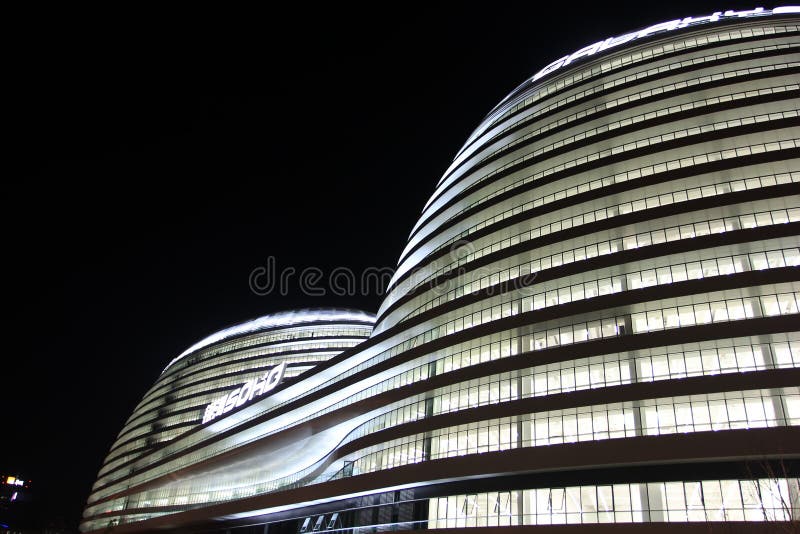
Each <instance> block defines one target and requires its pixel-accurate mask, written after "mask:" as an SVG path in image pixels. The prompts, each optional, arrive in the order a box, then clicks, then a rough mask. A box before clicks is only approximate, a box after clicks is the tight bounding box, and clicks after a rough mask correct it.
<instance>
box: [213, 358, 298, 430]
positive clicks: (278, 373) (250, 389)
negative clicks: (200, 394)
mask: <svg viewBox="0 0 800 534" xmlns="http://www.w3.org/2000/svg"><path fill="white" fill-rule="evenodd" d="M285 371H286V362H284V363H281V364H280V365H276V366H275V367H273V368H272V369H271V370H270V371H269V372H268V373H266V374H265V375H264V376H262V377H261V378H253V379H250V380H248V381H247V382H245V383H244V384H243V385H242V386H241V387H238V388H236V389H234V390H233V391H231V392H229V393H226V394H225V395H223V396H221V397H219V398H217V399H214V401H212V402H211V403H210V404H209V405H208V406H206V412H205V414H204V415H203V423H207V422H209V421H211V420H212V419H215V418H217V417H219V416H220V415H223V414H226V413H228V412H229V411H231V410H233V409H234V408H238V407H239V406H242V405H243V404H244V403H246V402H249V401H251V400H253V399H254V398H256V397H259V396H261V395H263V394H264V393H267V392H268V391H271V390H273V389H275V386H277V385H278V384H279V383H280V381H281V380H282V379H283V373H284V372H285Z"/></svg>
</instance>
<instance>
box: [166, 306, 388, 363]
mask: <svg viewBox="0 0 800 534" xmlns="http://www.w3.org/2000/svg"><path fill="white" fill-rule="evenodd" d="M319 321H326V322H340V321H341V322H361V323H369V324H370V325H372V324H374V323H375V316H374V315H373V314H371V313H366V312H362V311H358V310H347V309H335V308H327V309H325V308H318V309H302V310H292V311H285V312H278V313H271V314H269V315H264V316H263V317H258V318H256V319H251V320H249V321H245V322H243V323H239V324H236V325H233V326H229V327H228V328H225V329H223V330H220V331H219V332H215V333H213V334H211V335H210V336H208V337H205V338H203V339H202V340H200V341H198V342H197V343H195V344H194V345H192V346H191V347H189V348H188V349H186V350H185V351H183V352H182V353H180V354H179V355H178V357H177V358H175V359H173V360H172V361H171V362H169V364H168V365H167V366H166V367H165V368H164V371H166V370H167V369H169V367H170V366H171V365H172V364H174V363H175V362H177V361H178V360H180V359H181V358H183V357H184V356H186V355H187V354H191V353H193V352H195V351H198V350H200V349H202V348H204V347H208V346H209V345H213V344H215V343H219V342H220V341H224V340H226V339H229V338H233V337H237V336H241V335H244V334H252V333H255V332H260V331H262V330H269V329H271V328H277V327H280V326H294V325H298V324H303V323H314V322H319ZM164 371H162V373H163V372H164Z"/></svg>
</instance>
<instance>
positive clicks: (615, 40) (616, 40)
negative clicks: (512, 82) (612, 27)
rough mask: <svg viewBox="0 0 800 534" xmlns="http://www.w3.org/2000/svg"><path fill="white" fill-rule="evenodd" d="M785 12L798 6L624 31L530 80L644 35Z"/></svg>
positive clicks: (796, 10) (719, 14)
mask: <svg viewBox="0 0 800 534" xmlns="http://www.w3.org/2000/svg"><path fill="white" fill-rule="evenodd" d="M786 13H800V6H783V7H776V8H775V9H772V10H765V9H764V8H763V7H757V8H755V9H751V10H748V11H733V10H728V11H725V12H722V11H717V12H715V13H712V14H711V15H707V16H705V17H686V18H684V19H675V20H670V21H668V22H661V23H659V24H654V25H652V26H649V27H647V28H645V29H643V30H639V31H636V32H632V33H626V34H625V35H620V36H619V37H609V38H608V39H606V40H604V41H599V42H597V43H594V44H592V45H589V46H584V47H583V48H581V49H580V50H578V51H576V52H573V53H572V54H570V55H568V56H564V57H562V58H561V59H557V60H555V61H553V62H552V63H550V64H549V65H547V66H546V67H545V68H543V69H542V70H540V71H539V72H537V73H536V75H535V76H534V77H533V78H532V79H531V81H532V82H535V81H536V80H538V79H539V78H541V77H543V76H546V75H548V74H551V73H553V72H555V71H557V70H558V69H560V68H561V67H565V66H567V65H569V64H570V63H572V62H573V61H575V60H577V59H581V58H584V57H589V56H593V55H595V54H597V53H598V52H604V51H606V50H608V49H609V48H613V47H615V46H619V45H621V44H624V43H629V42H631V41H633V40H636V39H641V38H642V37H646V36H648V35H653V34H657V33H661V32H667V31H671V30H676V29H678V28H685V27H687V26H695V25H698V24H708V23H710V22H717V21H719V20H723V19H730V18H743V17H752V16H763V15H780V14H786Z"/></svg>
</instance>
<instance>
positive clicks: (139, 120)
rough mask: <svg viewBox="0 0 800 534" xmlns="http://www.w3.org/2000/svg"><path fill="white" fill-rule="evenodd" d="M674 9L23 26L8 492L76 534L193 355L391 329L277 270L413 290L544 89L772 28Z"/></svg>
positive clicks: (327, 12)
mask: <svg viewBox="0 0 800 534" xmlns="http://www.w3.org/2000/svg"><path fill="white" fill-rule="evenodd" d="M656 4H657V3H655V2H650V3H648V4H647V6H646V7H643V6H644V5H645V3H643V2H632V3H629V4H627V5H611V4H607V3H605V2H597V3H593V4H589V5H586V6H583V7H580V5H579V4H575V3H570V4H559V3H553V4H550V5H549V6H545V4H541V3H538V2H528V3H524V4H522V3H520V4H513V3H502V2H499V3H498V2H491V3H488V2H487V3H484V4H474V5H473V4H467V3H453V4H449V5H446V6H441V7H437V8H431V7H429V6H425V5H424V4H423V5H416V6H411V5H409V4H406V3H397V4H394V5H390V4H380V6H381V8H380V9H378V8H377V7H375V8H374V11H370V10H367V11H364V10H363V9H356V8H347V7H343V6H341V5H339V4H338V3H335V4H333V5H331V6H329V7H325V8H322V9H320V8H315V7H313V6H307V5H304V6H298V7H297V8H295V9H292V10H288V11H286V10H285V11H281V12H277V11H245V10H226V11H218V9H219V6H221V5H222V4H217V7H216V8H214V9H209V10H200V9H199V8H197V7H195V6H194V5H192V4H189V5H187V6H186V7H184V8H183V9H180V8H178V7H174V8H173V10H172V11H170V12H165V11H164V10H163V6H161V5H160V4H151V5H148V6H142V5H140V4H124V5H122V6H124V8H123V7H120V8H119V9H117V10H114V11H110V10H107V8H106V7H103V8H100V9H96V8H89V7H86V8H81V10H80V11H75V9H76V6H75V5H70V6H69V9H64V8H59V9H57V10H55V11H46V8H45V7H44V6H37V7H36V10H35V11H34V10H33V9H31V10H30V11H28V12H25V13H21V12H20V13H13V14H11V13H9V14H7V16H6V17H5V22H6V25H7V27H8V28H9V30H8V31H9V32H10V34H8V33H7V35H6V37H7V40H6V42H7V43H9V44H7V48H6V50H5V54H4V56H5V58H4V68H3V72H4V76H3V78H4V83H3V85H4V87H5V89H6V91H7V92H6V97H5V98H4V101H5V105H4V113H3V119H4V120H3V123H4V127H5V130H6V136H4V137H6V146H5V148H6V151H5V152H6V157H4V162H5V163H6V165H7V168H6V172H4V173H3V174H4V177H5V179H4V180H3V193H4V194H3V210H2V211H3V227H4V232H3V234H4V241H5V243H6V245H5V247H4V249H5V254H4V260H3V262H4V264H5V266H6V268H7V273H6V275H5V277H4V280H3V281H4V289H5V291H4V294H5V296H6V297H7V298H5V299H4V301H5V303H6V313H7V315H8V316H10V318H11V320H10V321H6V322H5V324H6V329H5V336H4V341H5V347H6V349H5V351H4V354H3V356H2V360H1V361H2V372H1V373H0V377H2V380H1V381H0V383H1V384H2V387H3V410H2V416H1V417H2V418H1V419H0V422H1V423H2V424H1V425H0V428H2V439H0V443H2V445H0V447H1V448H2V453H0V474H17V475H19V476H21V477H22V478H25V479H32V480H33V487H34V490H35V493H34V495H35V498H36V500H35V502H34V506H35V508H34V509H33V511H32V512H31V517H32V518H33V519H31V521H33V522H38V523H41V524H44V523H47V522H49V523H63V524H65V525H66V526H67V527H69V528H71V529H76V528H77V523H78V519H79V517H80V513H81V510H82V507H83V505H84V503H85V500H86V497H87V495H88V493H89V489H90V487H91V484H92V483H93V481H94V478H95V475H96V473H97V470H98V469H99V467H100V465H101V462H102V460H103V457H104V456H105V454H106V452H107V451H108V448H109V447H110V445H111V444H112V442H113V440H114V438H115V436H116V434H117V433H118V432H119V430H120V429H121V428H122V425H123V423H124V421H125V420H126V418H127V417H128V415H129V414H130V412H131V411H132V410H133V408H134V406H135V405H136V403H137V402H138V400H139V399H140V397H141V396H142V395H143V394H144V392H145V391H146V390H147V388H149V387H150V385H151V384H152V383H153V381H154V380H155V379H156V377H157V376H158V374H159V373H160V372H161V370H162V369H163V368H164V366H165V365H166V363H167V362H169V360H170V359H172V358H173V357H174V356H176V355H177V354H178V353H180V352H181V351H183V350H184V349H185V348H186V347H187V346H189V345H191V344H192V343H194V342H195V341H197V340H199V339H200V338H202V337H204V336H205V335H207V334H209V333H211V332H213V331H215V330H218V329H220V328H221V327H224V326H226V325H229V324H231V323H235V322H237V321H241V320H244V319H248V318H251V317H255V316H259V315H263V314H266V313H269V312H272V311H278V310H283V309H289V308H295V307H308V306H347V307H356V308H362V309H365V310H368V311H373V312H374V311H376V310H377V307H378V304H379V302H380V296H379V295H377V294H375V293H373V294H369V295H362V296H359V295H356V296H343V297H342V296H336V295H332V294H328V295H327V296H314V297H309V296H304V295H302V294H301V293H300V291H299V290H298V285H297V283H296V280H291V281H290V284H289V289H290V293H289V294H288V295H285V296H281V295H276V294H272V295H268V296H258V295H256V294H254V293H253V292H251V290H250V288H249V285H248V277H249V275H250V273H251V271H252V270H253V269H254V268H256V267H258V266H263V265H265V264H266V261H267V258H268V257H270V256H273V257H275V258H276V262H277V266H278V268H279V269H280V268H284V267H294V268H296V269H297V270H301V269H303V268H304V267H309V266H316V267H319V268H320V269H321V270H322V271H323V273H325V274H326V275H327V274H328V273H330V272H331V271H332V269H334V268H335V267H337V266H342V267H346V268H349V269H352V270H353V271H354V272H356V273H360V272H361V271H363V270H364V269H365V268H366V267H369V266H374V267H394V266H395V263H396V261H397V258H398V256H399V254H400V252H401V250H402V248H403V246H404V244H405V240H406V238H407V236H408V233H409V232H410V230H411V228H412V226H413V224H414V222H415V221H416V218H417V216H418V215H419V213H420V211H421V209H422V206H423V205H424V203H425V201H426V200H427V198H428V196H429V195H430V194H431V193H432V192H433V189H434V186H435V184H436V182H437V181H438V179H439V177H440V176H441V174H442V172H443V171H444V170H445V169H446V167H447V165H448V164H449V162H450V161H451V159H452V158H453V156H454V155H455V153H456V151H457V150H458V149H459V148H460V147H461V145H462V144H463V143H464V141H465V140H466V138H467V136H468V135H469V134H470V133H471V131H472V130H473V129H474V128H475V127H476V126H477V125H478V123H479V122H480V121H481V119H482V118H483V116H484V115H485V114H486V113H487V112H488V111H489V110H490V109H491V108H492V107H493V106H494V105H495V104H497V103H498V102H499V101H500V100H501V99H502V98H503V97H504V96H505V95H506V94H508V93H509V92H510V91H511V90H512V89H514V88H515V87H516V86H517V85H518V84H519V83H521V82H522V81H523V80H524V79H525V78H526V77H528V76H531V75H533V74H534V73H535V72H536V71H538V70H539V69H540V68H541V67H543V66H544V65H545V64H547V63H549V62H550V61H552V60H554V59H557V58H559V57H561V56H562V55H564V54H566V53H570V52H572V51H574V50H576V49H578V48H580V47H582V46H585V45H587V44H591V43H593V42H595V41H598V40H600V39H604V38H606V37H609V36H612V35H618V34H621V33H624V32H626V31H627V30H631V29H636V28H639V27H642V26H646V25H648V24H650V23H656V22H661V21H665V20H670V19H672V18H677V17H682V16H688V15H705V14H709V13H711V12H713V11H715V10H718V9H723V10H724V9H731V8H732V9H735V8H752V7H755V5H750V4H743V3H736V2H730V3H727V4H724V5H719V4H711V3H705V2H693V3H689V2H668V3H658V4H662V5H656ZM266 5H268V4H264V6H266ZM374 5H375V6H378V5H379V4H374ZM763 7H765V8H769V7H772V6H771V5H763Z"/></svg>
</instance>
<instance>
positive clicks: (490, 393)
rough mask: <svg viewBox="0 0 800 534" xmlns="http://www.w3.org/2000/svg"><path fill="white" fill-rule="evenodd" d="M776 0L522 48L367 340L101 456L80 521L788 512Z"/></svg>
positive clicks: (781, 85)
mask: <svg viewBox="0 0 800 534" xmlns="http://www.w3.org/2000/svg"><path fill="white" fill-rule="evenodd" d="M796 11H797V9H795V8H781V9H776V10H775V11H774V12H773V11H770V10H760V11H759V10H755V11H750V12H741V13H734V12H730V13H727V12H720V13H718V14H714V15H710V16H707V17H695V18H690V19H681V20H678V21H670V22H667V23H663V24H660V25H657V26H653V27H649V28H645V29H644V30H639V31H636V32H631V33H630V34H626V35H624V36H619V37H614V38H610V39H608V40H605V41H602V42H601V43H595V44H593V45H590V46H588V47H586V48H584V49H582V50H580V51H577V52H576V53H574V54H570V55H568V56H565V57H564V58H561V59H559V60H557V61H555V62H553V63H551V64H550V65H548V66H546V67H545V68H544V69H543V70H542V71H540V72H539V73H537V74H536V75H535V76H533V77H532V78H531V79H530V80H529V81H527V82H526V83H524V84H522V85H521V86H520V87H519V88H517V89H516V90H515V91H514V92H513V93H511V94H510V95H509V96H508V97H507V98H506V99H505V100H504V101H503V102H501V103H500V104H499V105H498V106H497V107H496V108H495V109H494V110H492V112H491V113H490V114H489V115H488V116H487V117H486V119H485V120H484V121H483V123H482V124H481V125H479V127H478V128H477V129H476V131H475V133H474V134H473V135H472V136H471V137H470V139H469V140H468V141H467V144H466V145H465V146H464V147H463V148H462V149H461V150H460V151H459V154H458V155H457V156H456V159H455V160H454V163H453V165H451V167H450V168H449V169H448V171H447V172H446V173H445V175H444V176H443V177H442V179H441V180H440V181H439V183H438V185H437V187H436V189H435V191H434V193H433V195H432V196H431V199H430V200H429V202H428V203H427V204H426V206H425V209H424V210H423V213H422V215H421V217H420V219H419V221H418V222H417V224H416V225H415V227H414V229H413V230H412V233H411V235H410V236H409V242H408V245H407V246H406V248H405V249H404V250H403V251H402V253H401V256H400V260H399V263H398V270H397V272H396V274H395V276H394V278H393V279H392V282H391V284H390V290H389V293H388V294H387V296H386V298H385V300H384V302H383V304H382V305H381V307H380V310H379V312H378V315H377V320H376V323H375V328H374V331H373V333H372V334H371V336H370V337H369V339H368V340H366V341H364V342H363V343H360V344H358V345H357V346H354V347H351V348H347V349H346V350H344V351H343V352H342V353H341V354H339V355H338V356H335V357H332V358H331V359H330V360H328V361H326V362H324V363H322V364H319V365H317V366H315V367H314V368H313V369H310V370H308V371H307V372H305V373H304V374H303V375H302V377H300V378H298V379H297V380H296V381H293V382H291V383H286V384H283V385H281V386H278V387H276V388H275V389H274V391H272V392H270V394H269V395H267V396H265V397H264V398H263V399H261V400H258V401H257V402H253V403H252V404H251V405H247V406H243V407H242V408H241V409H240V410H239V411H235V412H231V413H230V414H227V415H225V416H224V417H220V418H219V419H217V420H214V421H211V422H210V423H209V424H208V425H206V426H204V427H203V428H202V430H201V431H199V432H194V433H191V434H189V433H187V434H185V435H182V436H179V437H176V438H174V439H173V441H171V442H169V443H166V444H164V445H162V446H159V447H154V448H152V449H151V450H150V451H148V452H147V454H146V455H142V456H141V459H139V460H137V461H136V462H134V463H133V464H130V465H131V467H130V470H129V471H128V472H122V471H119V470H117V471H115V472H114V473H115V474H113V475H111V474H110V472H109V474H106V473H105V472H104V471H101V479H100V480H99V481H98V483H97V484H96V486H95V490H94V493H93V494H92V496H91V497H90V501H89V504H88V505H87V508H86V512H85V515H84V518H85V519H84V523H83V525H82V528H83V530H84V531H95V530H99V529H102V528H105V527H106V526H107V525H108V522H109V521H113V522H115V523H114V524H115V525H117V524H118V525H119V526H118V527H117V528H119V529H121V530H122V531H127V530H131V531H136V530H146V529H167V528H184V529H187V530H193V531H209V530H215V529H221V528H242V529H243V530H242V532H243V533H244V532H245V530H244V529H250V530H247V531H248V532H250V531H252V532H256V531H259V532H263V529H264V525H267V526H268V527H269V530H270V531H280V532H312V531H340V530H349V529H353V531H354V532H355V531H361V529H364V531H367V530H370V531H372V530H381V529H412V528H414V529H424V528H427V529H435V528H459V527H482V526H483V527H493V526H511V525H515V526H519V527H525V528H530V529H540V530H541V529H545V530H542V531H543V532H547V530H546V529H547V528H551V527H546V526H545V527H543V526H542V525H554V524H567V523H568V524H575V525H586V527H585V528H587V529H589V528H596V527H595V526H594V525H596V524H597V523H603V524H605V525H606V526H607V527H608V528H613V526H614V525H616V524H617V523H638V524H639V525H637V528H639V529H640V530H641V531H651V532H665V531H666V529H667V528H672V526H671V524H672V523H676V522H680V523H683V524H684V525H683V526H682V528H685V529H687V530H691V531H696V532H707V531H708V529H709V528H712V527H713V528H719V529H725V528H728V527H729V526H730V525H722V523H729V522H736V528H742V529H745V530H747V529H748V528H752V529H756V528H760V526H757V524H758V523H763V522H764V521H787V520H789V519H792V518H794V519H795V520H796V519H797V518H798V517H800V489H799V488H798V478H797V477H798V474H799V473H800V468H798V465H797V461H798V458H800V446H799V445H798V444H800V432H799V431H798V430H800V429H799V428H798V425H800V370H798V367H799V366H800V328H798V325H800V314H799V313H798V305H800V281H799V280H800V277H798V265H800V249H798V245H800V239H798V236H800V186H798V182H800V145H798V143H800V120H799V119H798V108H799V107H800V106H798V104H800V85H798V74H800V28H799V27H798V23H799V22H800V20H799V18H798V15H797V14H796ZM603 43H605V44H603ZM570 58H572V59H570ZM568 60H569V61H568ZM214 346H215V345H209V347H206V348H203V349H201V352H202V351H206V350H212V349H213V347H214ZM189 357H190V356H189ZM183 360H186V361H188V360H187V357H184V358H182V359H179V360H178V362H176V364H175V365H174V366H177V365H180V363H181V362H182V361H183ZM174 366H173V367H174ZM168 372H173V371H171V368H168V370H167V372H165V375H167V374H168ZM157 386H158V384H157ZM152 395H153V393H152V392H151V393H148V395H147V396H146V397H145V399H149V398H150V397H151V396H152ZM143 402H144V401H143ZM140 412H141V408H140V409H137V412H136V413H135V414H134V416H133V419H135V418H137V417H142V415H141V413H140ZM130 425H131V422H130V421H129V424H128V426H126V429H129V427H130ZM129 431H130V430H123V432H129ZM115 447H119V445H115ZM104 469H107V467H104ZM108 469H111V468H108ZM176 473H177V474H178V476H175V474H176ZM709 523H711V525H709ZM259 529H261V530H259Z"/></svg>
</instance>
